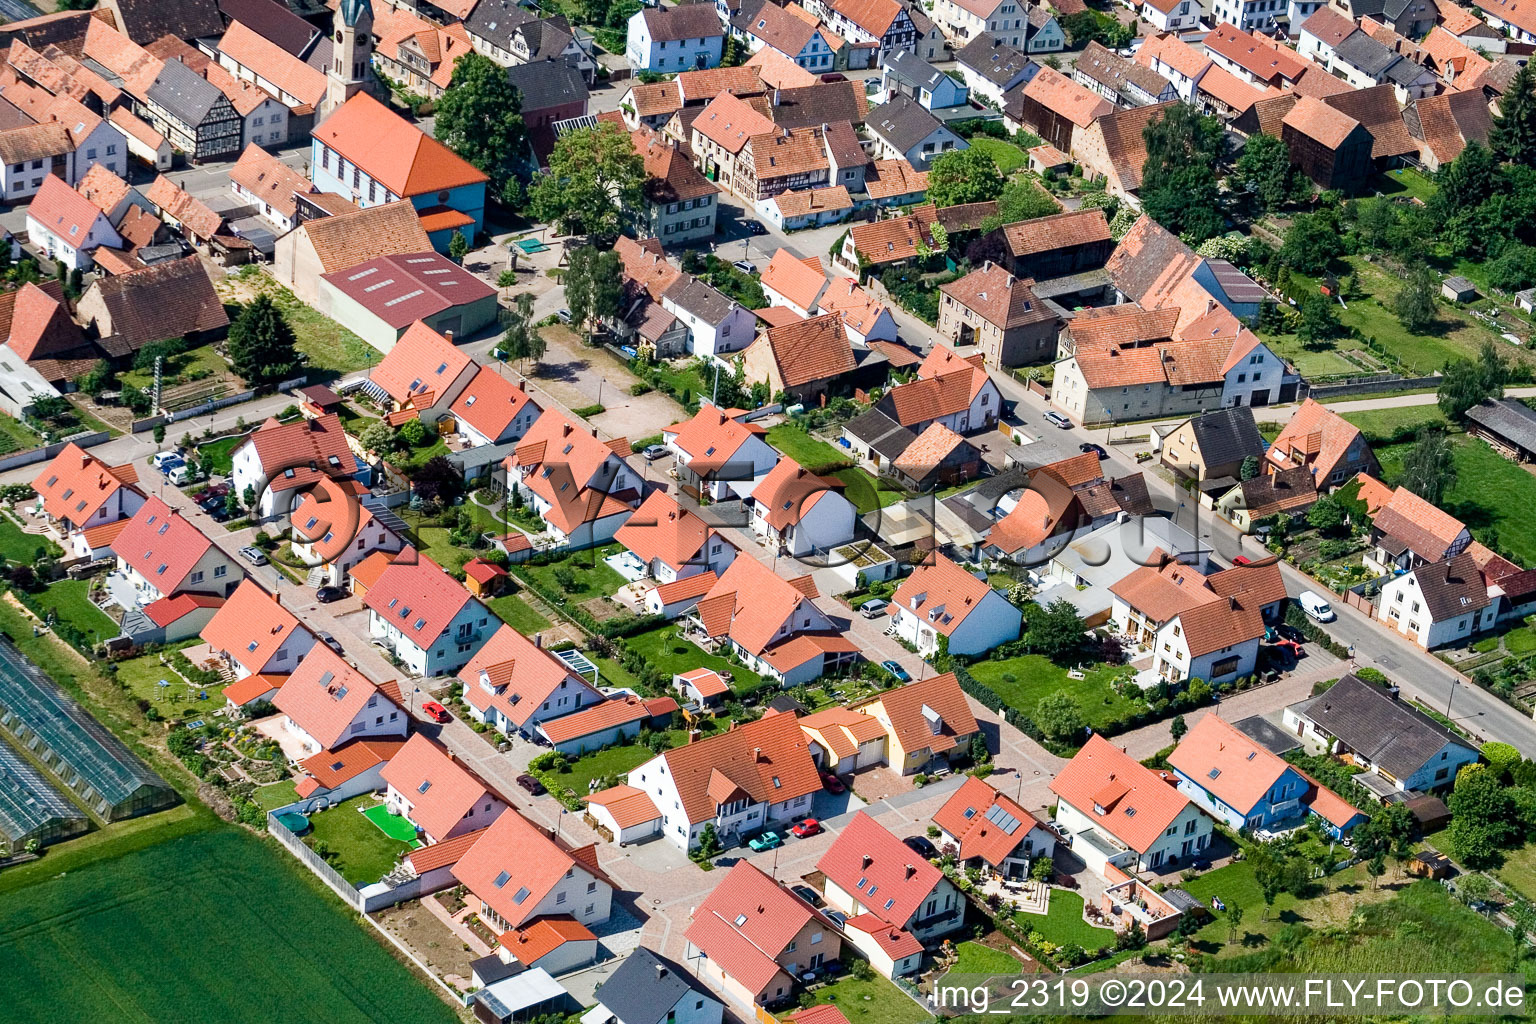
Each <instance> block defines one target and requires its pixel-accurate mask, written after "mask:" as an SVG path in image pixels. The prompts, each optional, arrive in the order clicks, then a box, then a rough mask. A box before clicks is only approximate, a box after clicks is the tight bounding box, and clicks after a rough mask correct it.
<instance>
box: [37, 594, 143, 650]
mask: <svg viewBox="0 0 1536 1024" xmlns="http://www.w3.org/2000/svg"><path fill="white" fill-rule="evenodd" d="M90 594H91V581H90V580H60V581H59V582H57V583H53V584H50V585H49V587H48V589H47V590H44V591H43V592H42V593H40V594H32V595H29V596H30V597H31V598H32V600H34V601H35V602H36V605H37V607H38V608H41V609H42V614H43V616H44V617H45V618H46V617H47V613H48V612H50V611H51V612H53V613H54V614H55V615H56V616H57V619H58V621H59V622H67V623H69V624H70V625H72V626H74V627H75V628H76V629H78V630H80V632H82V633H84V634H85V635H86V636H88V637H90V638H91V639H92V640H94V641H97V642H100V641H103V640H110V639H112V638H113V637H115V636H117V634H118V633H119V632H121V630H120V629H119V628H118V625H117V623H116V622H114V621H112V619H111V618H110V617H109V616H108V615H107V614H106V613H105V612H103V611H102V610H101V609H100V608H97V607H96V606H95V605H94V604H91V597H90Z"/></svg>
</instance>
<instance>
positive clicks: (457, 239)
mask: <svg viewBox="0 0 1536 1024" xmlns="http://www.w3.org/2000/svg"><path fill="white" fill-rule="evenodd" d="M468 255H469V239H467V238H465V237H464V232H462V231H460V230H459V229H458V228H454V229H453V234H451V235H449V236H448V258H449V259H451V260H453V262H455V263H457V264H459V265H460V266H463V265H464V257H465V256H468Z"/></svg>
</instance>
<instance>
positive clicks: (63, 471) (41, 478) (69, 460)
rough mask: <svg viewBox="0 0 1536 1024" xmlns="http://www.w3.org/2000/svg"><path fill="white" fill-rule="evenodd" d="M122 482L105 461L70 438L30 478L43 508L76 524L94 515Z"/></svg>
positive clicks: (87, 520)
mask: <svg viewBox="0 0 1536 1024" xmlns="http://www.w3.org/2000/svg"><path fill="white" fill-rule="evenodd" d="M122 486H124V484H123V482H122V480H120V479H119V478H118V477H117V476H116V475H114V474H113V472H112V470H111V469H110V468H109V467H108V466H107V464H106V463H105V462H102V461H101V460H100V459H98V458H97V457H96V456H94V455H92V454H90V453H89V452H87V451H86V450H85V449H83V448H81V447H80V446H79V445H77V444H75V443H74V442H73V441H71V442H69V443H68V444H66V445H65V446H64V449H63V450H62V451H60V452H59V454H57V455H55V456H54V457H53V459H52V461H50V462H49V463H48V465H47V466H46V467H45V468H44V469H43V471H42V472H41V473H39V474H37V476H36V477H35V478H34V479H33V481H32V489H33V490H35V491H37V494H38V497H40V498H42V500H43V510H44V511H45V512H47V513H48V514H49V515H50V516H52V517H53V518H55V519H68V520H69V521H70V522H71V523H74V524H76V525H77V526H79V525H84V524H86V523H89V522H90V521H91V520H92V519H94V518H95V516H96V513H97V512H98V511H99V510H100V509H101V507H102V506H103V505H105V504H106V503H107V501H108V500H110V499H111V497H112V496H113V495H114V494H116V493H117V491H118V488H120V487H122Z"/></svg>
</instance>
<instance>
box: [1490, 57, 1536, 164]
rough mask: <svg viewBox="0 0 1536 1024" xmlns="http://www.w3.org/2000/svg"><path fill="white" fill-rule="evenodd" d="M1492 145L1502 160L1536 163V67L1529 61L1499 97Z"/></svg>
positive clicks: (1516, 73)
mask: <svg viewBox="0 0 1536 1024" xmlns="http://www.w3.org/2000/svg"><path fill="white" fill-rule="evenodd" d="M1488 145H1489V146H1490V147H1492V149H1493V151H1494V153H1496V154H1497V155H1498V157H1499V159H1500V160H1506V161H1508V162H1509V163H1512V164H1525V165H1526V166H1536V69H1533V68H1532V67H1531V65H1530V62H1529V61H1527V62H1526V63H1524V64H1522V65H1520V70H1519V71H1517V72H1515V77H1514V78H1513V79H1512V80H1511V81H1510V83H1509V88H1508V89H1506V90H1505V91H1504V95H1503V96H1501V97H1500V98H1499V112H1498V113H1497V114H1496V115H1494V118H1493V130H1492V131H1491V132H1489V133H1488Z"/></svg>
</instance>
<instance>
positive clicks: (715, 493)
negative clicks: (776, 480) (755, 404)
mask: <svg viewBox="0 0 1536 1024" xmlns="http://www.w3.org/2000/svg"><path fill="white" fill-rule="evenodd" d="M767 435H768V432H767V431H766V430H764V429H763V428H762V427H760V426H757V425H756V424H754V423H748V422H747V418H746V413H745V412H742V411H741V410H731V409H721V408H718V407H717V406H713V405H703V406H700V407H699V411H698V412H696V413H694V414H693V418H692V419H689V420H685V421H684V422H682V423H674V424H673V425H672V426H670V427H667V428H666V429H664V430H663V431H662V432H661V437H662V441H663V443H664V444H666V446H667V448H668V450H670V451H671V452H672V454H673V456H675V458H676V460H677V462H676V468H677V474H678V482H679V484H680V485H681V486H682V487H683V489H684V490H685V491H687V492H689V493H692V494H695V495H699V494H707V495H708V496H709V497H710V498H711V499H713V500H714V501H725V500H728V499H730V498H732V497H735V498H747V497H750V496H751V494H752V489H753V488H754V487H756V486H757V483H758V481H759V480H761V479H762V478H763V477H764V476H765V475H766V474H767V472H768V471H769V470H770V469H772V468H773V467H774V464H775V463H777V462H778V459H779V453H778V452H776V451H774V449H773V448H772V447H771V446H770V445H769V444H768V441H767Z"/></svg>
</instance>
